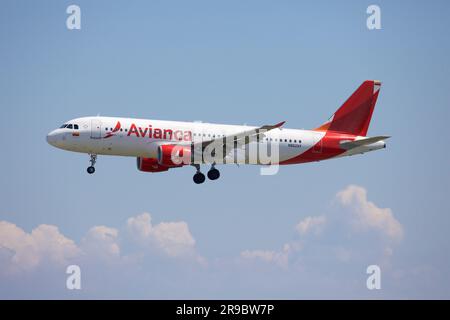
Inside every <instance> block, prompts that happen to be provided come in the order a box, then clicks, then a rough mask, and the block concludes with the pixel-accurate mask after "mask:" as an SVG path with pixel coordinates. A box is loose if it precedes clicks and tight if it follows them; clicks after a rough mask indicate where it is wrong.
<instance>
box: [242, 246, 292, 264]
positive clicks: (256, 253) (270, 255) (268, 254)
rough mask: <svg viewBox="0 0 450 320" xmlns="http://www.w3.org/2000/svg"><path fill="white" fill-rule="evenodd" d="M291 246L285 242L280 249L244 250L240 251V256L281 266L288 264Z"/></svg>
mask: <svg viewBox="0 0 450 320" xmlns="http://www.w3.org/2000/svg"><path fill="white" fill-rule="evenodd" d="M291 250H292V248H291V246H290V244H288V243H286V244H285V245H284V246H283V250H281V251H269V250H245V251H242V252H241V258H243V259H248V260H261V261H264V262H267V263H274V264H276V265H278V266H280V267H282V268H287V267H288V265H289V254H290V252H291Z"/></svg>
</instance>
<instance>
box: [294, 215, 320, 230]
mask: <svg viewBox="0 0 450 320" xmlns="http://www.w3.org/2000/svg"><path fill="white" fill-rule="evenodd" d="M326 222H327V218H326V217H325V216H318V217H306V218H304V219H303V220H302V221H300V222H299V223H298V224H297V225H296V226H295V229H296V230H297V231H298V232H299V233H300V234H301V235H306V234H308V233H314V234H316V235H317V234H320V233H321V232H322V230H323V226H324V225H325V223H326Z"/></svg>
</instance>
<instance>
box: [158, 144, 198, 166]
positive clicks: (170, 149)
mask: <svg viewBox="0 0 450 320" xmlns="http://www.w3.org/2000/svg"><path fill="white" fill-rule="evenodd" d="M158 164H159V165H161V166H165V167H169V168H173V167H181V166H185V165H189V164H191V148H190V147H189V146H180V145H176V144H166V145H161V146H159V147H158Z"/></svg>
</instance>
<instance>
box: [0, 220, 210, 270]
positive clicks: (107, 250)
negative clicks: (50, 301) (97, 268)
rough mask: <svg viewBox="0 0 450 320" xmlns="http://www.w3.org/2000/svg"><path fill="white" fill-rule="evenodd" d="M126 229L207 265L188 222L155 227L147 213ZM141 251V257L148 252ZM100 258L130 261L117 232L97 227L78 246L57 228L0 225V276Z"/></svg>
mask: <svg viewBox="0 0 450 320" xmlns="http://www.w3.org/2000/svg"><path fill="white" fill-rule="evenodd" d="M126 227H127V229H128V231H130V232H131V234H132V236H133V238H134V239H135V240H138V241H139V242H140V243H141V244H143V245H144V246H150V247H151V248H156V249H157V250H158V252H161V253H163V254H164V255H166V256H170V257H179V256H184V257H190V258H193V261H195V262H198V263H201V264H205V263H206V261H205V259H204V258H202V257H201V256H199V255H198V254H197V253H196V251H195V240H194V238H193V237H192V235H191V233H190V231H189V227H188V225H187V223H186V222H162V223H159V224H156V225H152V224H151V217H150V215H149V214H147V213H144V214H142V215H139V216H137V217H132V218H130V219H128V220H127V224H126ZM140 249H141V251H140V252H139V254H143V253H146V252H147V251H142V247H141V248H140ZM99 258H100V259H109V258H116V259H121V260H118V261H124V262H125V261H129V260H128V257H127V256H123V255H121V248H120V245H119V231H118V230H117V229H114V228H109V227H106V226H94V227H92V228H91V229H90V230H89V231H88V232H87V234H86V235H85V236H84V237H83V239H82V240H81V242H80V243H79V244H78V245H77V244H76V243H75V241H73V240H71V239H69V238H67V237H65V236H64V235H63V234H61V233H60V232H59V230H58V228H57V227H56V226H52V225H45V224H42V225H39V226H38V227H36V228H35V229H34V230H32V232H31V233H27V232H25V231H24V230H23V229H21V228H19V227H18V226H16V225H15V224H12V223H10V222H7V221H0V274H9V273H11V272H16V273H18V272H22V271H31V270H33V269H35V268H37V267H39V266H42V265H43V264H44V263H46V264H48V265H58V266H67V265H69V264H71V263H74V262H76V261H85V262H89V261H94V260H98V259H99ZM80 259H82V260H80Z"/></svg>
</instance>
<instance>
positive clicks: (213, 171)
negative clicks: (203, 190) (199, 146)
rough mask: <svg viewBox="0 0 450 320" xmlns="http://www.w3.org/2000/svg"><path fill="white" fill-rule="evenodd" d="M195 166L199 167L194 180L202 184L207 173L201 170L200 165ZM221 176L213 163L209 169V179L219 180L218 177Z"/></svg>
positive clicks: (195, 165)
mask: <svg viewBox="0 0 450 320" xmlns="http://www.w3.org/2000/svg"><path fill="white" fill-rule="evenodd" d="M193 166H194V167H195V168H196V169H197V172H196V173H195V174H194V177H193V178H192V179H193V180H194V182H195V183H196V184H201V183H203V182H205V180H206V178H205V175H204V174H203V173H201V172H200V165H199V164H194V165H193ZM219 177H220V172H219V170H217V169H216V168H215V167H214V165H212V166H211V169H210V170H209V171H208V178H209V180H217V179H219Z"/></svg>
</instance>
